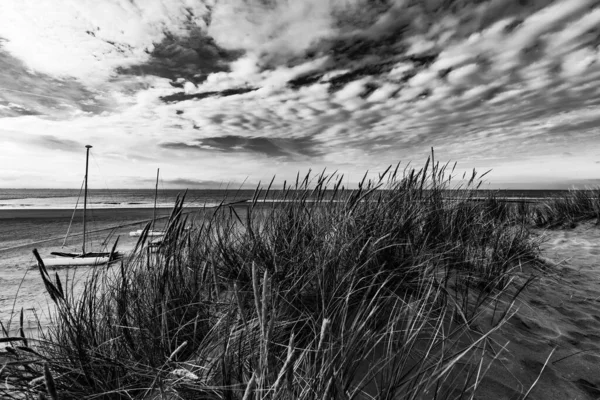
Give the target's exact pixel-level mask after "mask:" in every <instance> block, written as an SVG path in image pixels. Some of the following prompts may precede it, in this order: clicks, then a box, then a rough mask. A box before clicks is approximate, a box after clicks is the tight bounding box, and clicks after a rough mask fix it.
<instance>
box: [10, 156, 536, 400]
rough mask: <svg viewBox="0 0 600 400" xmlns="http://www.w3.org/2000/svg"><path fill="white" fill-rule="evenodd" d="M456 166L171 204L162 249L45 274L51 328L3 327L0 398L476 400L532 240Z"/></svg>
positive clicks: (324, 179)
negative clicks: (199, 213)
mask: <svg viewBox="0 0 600 400" xmlns="http://www.w3.org/2000/svg"><path fill="white" fill-rule="evenodd" d="M447 167H448V166H447V165H444V166H440V165H439V164H435V163H434V162H433V160H430V161H428V163H427V164H426V165H425V167H424V168H423V169H420V170H415V169H411V168H407V169H405V170H403V171H399V170H398V168H396V169H391V168H390V169H388V170H387V171H386V172H385V173H383V174H381V175H380V176H379V178H378V179H377V180H376V181H368V180H366V179H365V180H363V182H362V183H361V185H360V187H359V189H357V190H347V189H345V188H343V187H342V178H341V177H336V176H335V175H331V176H327V175H325V174H322V175H320V176H317V177H315V178H314V179H311V178H310V177H309V176H307V177H306V178H305V179H304V180H302V181H301V180H300V179H298V180H297V181H296V182H295V183H294V184H292V185H291V186H289V185H287V184H286V189H285V190H283V191H280V192H278V193H279V198H278V200H281V201H279V202H269V203H264V202H263V201H262V200H263V199H264V198H266V197H267V193H265V192H268V191H269V189H266V190H261V189H260V188H259V189H257V191H256V193H255V196H254V198H253V199H252V201H251V202H249V203H248V207H247V208H246V209H244V208H240V207H229V206H225V205H223V206H221V207H219V208H218V209H216V210H206V212H205V214H204V217H203V218H199V219H198V220H197V221H195V223H194V229H191V230H186V229H184V228H185V227H186V226H188V225H189V224H190V222H191V221H187V220H186V217H184V214H183V212H182V211H183V199H181V200H178V202H177V204H176V206H175V209H174V211H173V214H172V216H171V219H170V221H169V225H168V234H167V236H166V238H165V241H164V243H163V246H162V248H161V250H160V252H159V253H158V254H150V253H148V252H147V251H146V249H145V247H144V246H143V245H144V241H145V240H146V238H144V237H143V236H142V238H141V239H140V243H139V246H138V247H137V249H136V251H135V253H134V254H133V255H132V256H130V257H129V258H127V259H125V260H124V261H122V262H120V263H119V264H115V265H113V266H112V267H110V268H109V269H108V270H107V269H101V268H98V269H96V270H94V271H93V273H92V274H91V276H90V278H89V279H88V280H87V282H86V283H85V287H84V289H83V291H82V294H81V295H80V296H77V297H75V296H73V295H72V292H70V291H68V290H65V287H64V286H63V285H62V284H61V282H60V281H59V280H58V277H56V278H51V277H50V275H48V273H47V271H46V270H45V268H44V267H43V266H41V267H40V271H41V272H42V276H43V277H44V279H45V284H46V287H47V289H48V291H49V293H50V294H51V295H52V297H53V303H54V305H55V309H56V312H55V314H54V317H53V318H54V321H53V322H54V323H53V324H52V325H51V326H50V327H49V328H48V329H47V330H41V331H40V337H39V338H37V339H33V338H29V343H28V342H27V341H26V340H27V339H26V338H25V337H24V335H23V337H8V333H6V336H7V337H6V338H4V339H2V341H3V342H8V343H10V346H9V349H10V350H7V353H6V354H4V355H3V357H4V358H5V361H4V365H3V366H1V367H0V368H1V372H0V379H1V380H2V382H3V383H2V385H0V396H3V397H6V398H41V397H45V398H55V397H57V398H60V399H86V398H89V399H92V398H93V399H101V398H104V399H160V398H164V399H436V398H437V399H447V398H472V396H473V395H474V394H475V393H477V390H478V385H479V382H481V379H482V376H483V375H484V374H485V371H486V370H487V368H488V367H489V365H490V363H492V362H495V359H496V357H498V354H499V351H502V349H501V348H497V345H495V344H494V342H493V341H492V340H490V335H492V334H493V332H494V331H495V330H497V329H499V328H500V327H502V325H503V324H504V323H505V322H506V321H507V319H508V318H510V316H511V315H512V314H513V313H514V310H513V308H512V305H513V304H514V302H515V299H516V297H517V296H518V294H519V292H520V291H521V290H522V289H523V288H524V287H525V286H527V285H528V284H529V283H530V282H531V279H528V278H527V277H526V276H524V273H523V272H522V271H523V268H524V267H525V266H527V265H530V264H531V265H533V264H534V263H535V259H536V256H537V247H536V245H535V243H534V242H532V241H531V239H530V237H529V232H528V229H527V226H526V223H525V218H523V217H522V215H521V214H522V213H519V212H513V211H511V210H508V209H504V208H502V207H503V206H502V205H501V204H500V203H498V202H496V201H494V199H492V198H491V199H490V200H489V201H485V202H477V201H472V199H473V197H474V196H475V194H476V184H477V179H476V175H475V174H474V175H473V177H472V178H471V179H470V181H469V182H468V184H466V186H463V187H460V188H458V189H452V188H451V181H450V178H449V173H448V172H447V171H446V169H447ZM484 309H494V310H495V312H494V313H492V316H491V318H489V313H488V314H485V315H488V317H486V318H487V319H486V321H485V323H483V322H482V321H481V320H482V319H483V314H482V310H484ZM476 321H477V322H478V323H477V326H478V328H477V331H475V330H474V329H475V328H474V326H475V322H476ZM482 327H485V329H483V328H482ZM482 329H483V330H482Z"/></svg>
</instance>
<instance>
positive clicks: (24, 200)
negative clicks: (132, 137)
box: [0, 188, 568, 210]
mask: <svg viewBox="0 0 600 400" xmlns="http://www.w3.org/2000/svg"><path fill="white" fill-rule="evenodd" d="M567 192H568V190H510V189H507V190H480V191H479V192H478V193H480V195H481V196H485V195H487V194H490V193H494V194H496V195H497V196H498V197H500V198H506V199H532V200H537V199H544V198H549V197H560V196H562V195H564V194H566V193H567ZM254 193H255V191H254V190H219V189H193V190H184V189H180V190H175V189H167V190H160V191H159V192H158V194H157V196H156V207H157V208H170V207H172V206H173V204H174V203H175V199H176V198H177V196H183V195H185V204H186V205H187V206H188V207H214V206H217V205H218V204H220V203H221V202H225V203H232V202H236V201H243V200H249V199H251V198H252V196H253V195H254ZM278 194H280V192H279V191H271V193H270V195H269V196H268V197H267V198H268V199H273V198H276V197H277V196H278ZM154 201H155V191H154V190H149V189H115V190H108V189H90V190H88V200H87V204H88V208H90V209H106V208H153V207H154ZM76 206H77V207H79V208H82V207H83V196H82V195H81V192H80V191H79V190H76V189H1V188H0V210H9V209H10V210H28V209H43V210H48V209H71V210H72V209H74V207H76Z"/></svg>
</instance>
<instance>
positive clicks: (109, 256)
mask: <svg viewBox="0 0 600 400" xmlns="http://www.w3.org/2000/svg"><path fill="white" fill-rule="evenodd" d="M85 148H86V154H85V178H84V184H85V190H84V195H83V244H82V247H81V253H65V252H59V251H55V252H52V253H50V254H51V255H54V256H56V257H55V258H46V259H44V260H43V262H44V265H45V266H47V267H63V266H84V265H92V266H94V265H103V264H108V263H110V262H112V261H114V260H115V259H117V258H119V257H120V255H119V253H117V252H115V249H116V246H117V242H118V239H117V242H115V244H114V246H113V248H112V251H111V252H86V248H85V236H86V214H87V194H88V193H87V192H88V166H89V157H90V149H91V148H92V146H90V145H89V144H88V145H86V146H85ZM75 207H77V206H75Z"/></svg>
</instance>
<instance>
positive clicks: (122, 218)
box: [0, 208, 203, 334]
mask: <svg viewBox="0 0 600 400" xmlns="http://www.w3.org/2000/svg"><path fill="white" fill-rule="evenodd" d="M72 212H73V211H72V210H0V321H2V322H3V323H4V324H6V323H7V321H10V320H11V318H12V319H13V320H14V319H16V321H17V322H18V316H19V313H20V310H21V308H23V309H24V310H25V328H26V330H27V329H28V330H30V332H31V333H32V334H33V333H34V332H35V331H36V330H37V320H38V318H39V319H41V321H42V323H46V322H47V321H48V317H47V314H48V309H47V306H46V304H47V301H48V300H49V297H48V296H47V294H46V293H45V289H44V285H43V283H42V281H41V279H40V277H39V272H38V271H37V269H35V268H34V269H32V268H31V267H33V266H36V265H37V263H36V261H35V257H34V256H33V253H32V250H33V249H34V248H37V249H38V251H39V253H40V255H41V256H42V258H46V257H52V256H51V255H50V252H52V251H65V252H67V251H74V252H80V251H81V244H82V236H81V235H80V233H81V232H82V223H81V212H79V211H78V213H77V214H76V215H75V218H74V220H73V225H72V227H71V233H72V234H71V235H70V236H69V240H68V241H67V243H66V246H65V247H64V248H63V247H62V243H63V240H64V235H65V233H66V232H67V229H68V227H69V222H70V220H71V215H72ZM186 212H189V213H190V214H189V215H190V217H192V218H197V217H199V216H201V215H203V211H202V209H186ZM170 213H171V209H159V210H157V213H156V215H157V218H161V217H165V216H168V215H170ZM152 214H153V211H152V209H148V208H140V209H133V208H128V209H99V210H92V211H91V212H90V213H89V217H90V222H89V224H88V226H87V231H88V232H89V231H96V232H94V233H89V234H88V235H87V236H88V240H91V243H90V244H88V247H87V250H88V251H89V250H94V251H100V250H101V249H102V248H103V247H108V250H110V248H111V247H112V244H113V243H114V241H115V240H116V238H117V236H118V237H119V244H118V250H119V251H121V252H125V253H127V252H128V251H131V250H132V249H133V248H134V246H135V244H136V242H137V240H138V238H135V237H130V236H129V232H131V231H135V230H137V229H142V228H143V227H144V226H145V222H144V223H136V222H139V221H145V220H148V219H151V218H152ZM164 221H165V219H164V218H163V219H158V220H157V223H156V226H157V227H158V228H159V229H160V228H161V227H162V226H163V225H164ZM118 225H126V226H123V227H121V228H118V229H116V230H114V231H113V230H111V229H106V228H109V227H114V226H118ZM48 239H52V240H48ZM107 239H108V240H107ZM105 241H106V244H105V245H104V246H103V244H104V242H105ZM86 242H88V241H87V240H86ZM27 243H29V244H27ZM88 243H89V242H88ZM24 244H25V245H24ZM91 268H92V267H79V268H60V269H56V270H54V271H50V272H51V273H54V272H56V273H58V274H59V276H60V277H61V280H62V281H63V283H64V282H66V281H67V279H68V280H73V279H74V280H75V281H76V282H80V281H81V280H83V279H85V276H86V274H88V273H89V272H90V271H91ZM15 298H17V299H18V301H15ZM15 326H16V325H14V324H13V325H12V327H15Z"/></svg>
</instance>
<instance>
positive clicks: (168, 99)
mask: <svg viewBox="0 0 600 400" xmlns="http://www.w3.org/2000/svg"><path fill="white" fill-rule="evenodd" d="M255 90H257V88H235V89H225V90H222V91H220V92H203V93H193V94H186V93H185V92H179V93H175V94H171V95H168V96H162V97H161V98H160V99H161V100H162V101H164V102H165V103H176V102H178V101H185V100H193V99H196V100H202V99H206V98H208V97H228V96H235V95H237V94H244V93H250V92H254V91H255ZM178 113H179V110H178Z"/></svg>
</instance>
